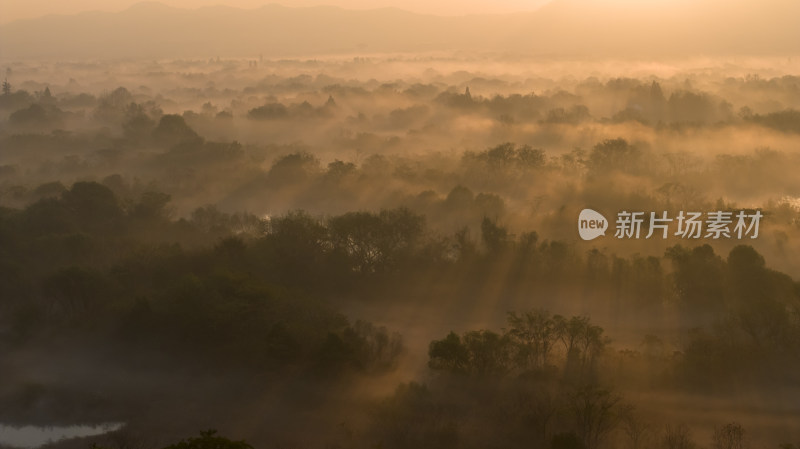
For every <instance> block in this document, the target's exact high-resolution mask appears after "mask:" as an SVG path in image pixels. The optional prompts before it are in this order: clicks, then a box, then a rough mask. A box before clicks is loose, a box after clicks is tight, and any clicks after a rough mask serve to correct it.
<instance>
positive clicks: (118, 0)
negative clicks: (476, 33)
mask: <svg viewBox="0 0 800 449" xmlns="http://www.w3.org/2000/svg"><path fill="white" fill-rule="evenodd" d="M547 1H548V0H437V1H431V0H278V1H275V0H159V2H160V3H164V4H167V5H170V6H175V7H180V8H197V7H202V6H211V5H227V6H234V7H239V8H257V7H259V6H261V5H263V4H266V3H278V4H281V5H285V6H315V5H321V4H324V5H335V6H340V7H343V8H350V9H371V8H381V7H395V8H401V9H404V10H407V11H413V12H417V13H423V14H436V15H447V16H453V15H464V14H481V13H495V14H502V13H511V12H518V11H533V10H535V9H537V8H538V7H539V6H541V5H542V4H544V3H547ZM139 2H140V0H63V1H54V0H0V23H7V22H10V21H14V20H18V19H30V18H35V17H40V16H43V15H46V14H76V13H79V12H83V11H121V10H123V9H125V8H127V7H129V6H131V5H133V4H135V3H139Z"/></svg>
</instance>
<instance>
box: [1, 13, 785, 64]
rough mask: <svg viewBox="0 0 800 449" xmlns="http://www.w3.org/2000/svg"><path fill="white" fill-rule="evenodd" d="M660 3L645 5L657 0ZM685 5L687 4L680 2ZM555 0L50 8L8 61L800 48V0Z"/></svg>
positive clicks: (17, 37)
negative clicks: (531, 0) (54, 11)
mask: <svg viewBox="0 0 800 449" xmlns="http://www.w3.org/2000/svg"><path fill="white" fill-rule="evenodd" d="M651 3H652V4H656V5H661V6H642V5H649V4H651ZM683 4H685V7H683V9H681V5H683ZM611 5H612V6H609V2H606V1H601V0H554V1H552V2H551V3H550V4H548V5H546V6H544V7H543V8H541V9H540V10H538V11H536V12H532V13H524V14H514V15H473V16H461V17H441V16H428V15H420V14H413V13H409V12H406V11H402V10H398V9H375V10H368V11H356V10H345V9H341V8H336V7H304V8H291V7H284V6H278V5H267V6H264V7H261V8H259V9H255V10H244V9H236V8H230V7H221V6H220V7H206V8H199V9H178V8H172V7H168V6H165V5H163V4H160V3H140V4H137V5H134V6H133V7H131V8H129V9H127V10H125V11H122V12H117V13H106V12H87V13H81V14H77V15H70V16H57V15H50V16H45V17H41V18H38V19H30V20H20V21H15V22H11V23H8V24H6V25H3V26H0V58H3V59H6V60H8V59H157V58H177V57H192V58H194V57H204V58H205V57H214V56H250V57H254V56H257V55H259V54H263V55H264V56H265V57H268V58H275V57H298V56H304V57H309V56H322V55H330V54H353V53H373V52H418V51H437V50H445V51H446V50H462V51H499V52H503V51H511V52H526V53H527V52H530V53H534V54H555V55H575V56H586V55H597V56H618V57H625V56H653V57H657V56H660V55H670V56H672V55H716V54H732V53H736V54H743V53H744V54H756V55H760V54H797V53H798V52H800V27H798V26H797V17H800V2H797V1H796V0H760V1H755V0H730V1H728V2H720V1H718V0H696V1H693V2H688V1H682V0H676V1H673V2H666V1H665V0H651V1H645V0H636V1H634V0H616V1H614V2H611Z"/></svg>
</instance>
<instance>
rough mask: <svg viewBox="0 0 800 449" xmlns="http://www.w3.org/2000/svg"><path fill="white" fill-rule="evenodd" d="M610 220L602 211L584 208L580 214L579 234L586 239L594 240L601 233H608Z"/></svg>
mask: <svg viewBox="0 0 800 449" xmlns="http://www.w3.org/2000/svg"><path fill="white" fill-rule="evenodd" d="M606 229H608V220H606V217H604V216H603V215H602V214H601V213H600V212H597V211H594V210H592V209H584V210H582V211H581V214H580V215H579V216H578V234H580V235H581V238H582V239H584V240H594V239H596V238H597V237H600V236H601V235H606Z"/></svg>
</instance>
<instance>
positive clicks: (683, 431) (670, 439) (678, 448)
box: [662, 424, 694, 449]
mask: <svg viewBox="0 0 800 449" xmlns="http://www.w3.org/2000/svg"><path fill="white" fill-rule="evenodd" d="M662 442H663V447H664V449H692V448H693V447H694V442H693V441H692V435H691V433H690V432H689V428H688V427H686V425H685V424H679V425H677V426H675V427H673V426H671V425H669V424H667V427H666V428H665V429H664V438H663V440H662Z"/></svg>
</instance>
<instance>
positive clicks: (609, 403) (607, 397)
mask: <svg viewBox="0 0 800 449" xmlns="http://www.w3.org/2000/svg"><path fill="white" fill-rule="evenodd" d="M621 400H622V398H621V397H620V396H617V395H615V394H613V393H612V392H611V390H606V389H603V388H600V387H598V386H597V385H587V386H584V387H581V388H579V389H578V390H577V391H575V392H574V393H573V394H572V395H571V396H570V398H569V403H568V409H569V411H570V413H571V414H572V416H573V418H574V419H575V427H576V429H577V433H578V436H580V437H581V440H582V441H583V444H584V446H585V447H586V449H595V448H597V447H599V446H600V444H601V443H602V441H603V440H604V439H605V437H606V436H608V434H609V433H610V432H611V431H612V430H614V428H615V427H616V426H617V425H618V424H619V419H620V413H619V402H620V401H621Z"/></svg>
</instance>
